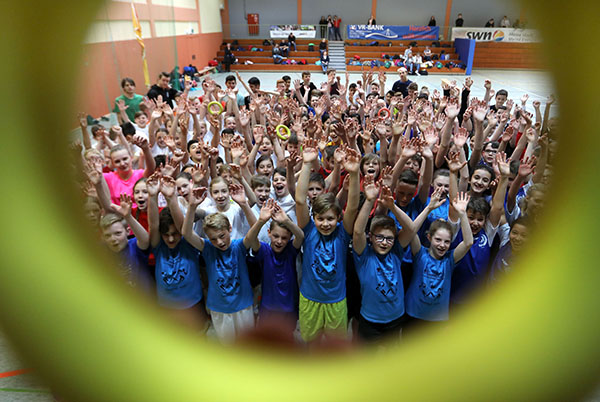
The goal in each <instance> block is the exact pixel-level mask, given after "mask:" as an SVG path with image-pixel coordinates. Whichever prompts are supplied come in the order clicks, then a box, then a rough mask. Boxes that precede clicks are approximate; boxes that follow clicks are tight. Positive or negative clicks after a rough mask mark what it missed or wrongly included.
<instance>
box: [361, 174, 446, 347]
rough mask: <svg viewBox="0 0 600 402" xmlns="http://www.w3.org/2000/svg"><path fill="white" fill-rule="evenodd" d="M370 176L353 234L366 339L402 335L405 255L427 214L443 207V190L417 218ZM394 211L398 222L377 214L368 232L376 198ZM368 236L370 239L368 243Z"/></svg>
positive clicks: (365, 181)
mask: <svg viewBox="0 0 600 402" xmlns="http://www.w3.org/2000/svg"><path fill="white" fill-rule="evenodd" d="M379 187H380V186H379V184H378V183H375V182H373V179H372V178H370V177H366V178H365V180H364V187H363V188H364V194H365V198H366V200H365V202H364V204H363V206H362V208H361V210H360V212H359V214H358V217H357V218H356V222H355V225H354V232H353V235H352V243H353V257H354V265H355V267H356V271H357V275H358V278H359V280H360V293H361V296H362V304H361V308H360V316H359V321H358V335H359V337H360V338H361V339H362V340H364V341H366V342H373V341H379V340H380V339H381V338H383V337H384V336H390V335H394V334H395V335H398V334H399V333H400V330H401V328H402V325H403V323H404V321H405V320H404V285H403V282H402V272H401V270H400V268H401V265H402V256H403V255H404V249H405V248H406V246H408V244H409V243H410V241H411V239H412V237H413V236H414V234H415V233H416V231H417V230H418V229H419V228H420V226H421V224H422V223H423V221H424V220H425V218H426V217H427V215H428V214H429V213H430V212H431V211H432V210H433V209H435V208H437V207H439V206H440V204H441V202H442V200H441V197H440V195H441V191H440V190H437V191H436V192H434V193H433V195H432V196H431V202H430V203H429V205H428V206H427V207H426V208H425V210H424V211H423V212H422V213H421V214H420V215H419V216H418V217H417V219H416V220H415V221H414V222H413V221H412V220H411V219H410V217H409V216H408V215H406V213H404V211H402V210H401V209H400V207H398V206H397V205H396V204H395V202H394V198H393V196H392V192H391V190H390V189H389V188H388V187H386V186H383V188H382V189H381V194H379V192H380V191H379ZM378 195H379V200H378V202H379V203H381V204H383V205H384V206H385V207H386V208H389V210H390V211H391V212H392V213H393V214H394V216H395V217H396V219H397V220H398V222H399V223H400V225H402V229H401V230H399V231H398V230H397V228H396V222H395V221H394V220H393V219H392V218H391V217H389V216H386V215H376V216H374V217H373V219H372V221H371V225H370V227H369V229H370V230H369V236H368V237H367V234H366V233H365V231H366V227H367V221H368V219H369V213H370V212H371V211H372V209H373V206H374V204H375V200H376V199H377V197H378ZM367 239H368V240H369V242H368V243H367Z"/></svg>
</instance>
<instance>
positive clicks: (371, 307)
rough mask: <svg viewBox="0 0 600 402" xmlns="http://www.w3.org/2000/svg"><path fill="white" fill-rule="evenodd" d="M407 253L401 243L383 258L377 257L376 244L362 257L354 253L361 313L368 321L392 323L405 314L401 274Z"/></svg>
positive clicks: (364, 252)
mask: <svg viewBox="0 0 600 402" xmlns="http://www.w3.org/2000/svg"><path fill="white" fill-rule="evenodd" d="M403 254H404V250H403V249H402V247H401V246H400V244H399V243H398V241H396V244H394V247H393V248H392V249H391V250H390V252H389V253H387V254H386V255H383V256H382V255H379V254H377V253H376V252H375V250H373V246H372V245H368V246H367V247H365V249H364V251H363V253H362V255H358V254H356V252H354V251H353V252H352V255H353V256H354V265H355V267H356V273H357V274H358V279H359V280H360V293H361V296H362V304H361V307H360V314H361V315H362V316H363V317H364V318H366V319H367V320H369V321H371V322H377V323H388V322H390V321H393V320H395V319H397V318H400V317H401V316H402V315H403V314H404V285H403V283H402V272H401V271H400V267H401V265H402V255H403Z"/></svg>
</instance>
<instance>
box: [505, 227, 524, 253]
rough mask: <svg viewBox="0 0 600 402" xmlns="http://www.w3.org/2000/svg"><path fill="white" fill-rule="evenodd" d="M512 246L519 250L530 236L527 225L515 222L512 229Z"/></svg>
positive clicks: (516, 250) (510, 235) (514, 249)
mask: <svg viewBox="0 0 600 402" xmlns="http://www.w3.org/2000/svg"><path fill="white" fill-rule="evenodd" d="M509 238H510V246H511V247H512V250H513V251H514V252H519V251H521V249H522V248H523V245H524V244H525V243H526V242H527V239H528V238H529V229H528V228H527V226H525V225H521V224H518V223H517V224H515V225H513V227H512V229H510V234H509Z"/></svg>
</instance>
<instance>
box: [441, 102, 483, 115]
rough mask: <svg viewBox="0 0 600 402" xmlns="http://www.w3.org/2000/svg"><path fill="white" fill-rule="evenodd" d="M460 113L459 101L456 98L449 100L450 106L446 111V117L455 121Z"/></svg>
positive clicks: (447, 106) (448, 105)
mask: <svg viewBox="0 0 600 402" xmlns="http://www.w3.org/2000/svg"><path fill="white" fill-rule="evenodd" d="M458 112H460V105H459V104H458V99H457V98H454V97H452V98H450V99H448V104H447V105H446V109H444V113H446V117H447V118H448V119H452V120H453V119H454V118H456V116H458ZM484 116H485V115H484Z"/></svg>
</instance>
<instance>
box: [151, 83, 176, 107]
mask: <svg viewBox="0 0 600 402" xmlns="http://www.w3.org/2000/svg"><path fill="white" fill-rule="evenodd" d="M176 94H177V90H176V89H175V88H167V89H164V88H161V87H159V86H158V85H152V87H150V90H149V91H148V95H147V96H148V98H150V99H156V98H158V95H162V98H163V101H164V102H168V103H169V105H170V106H171V107H175V95H176Z"/></svg>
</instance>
